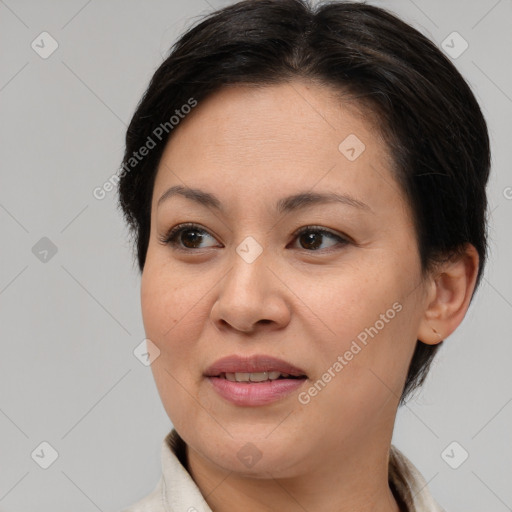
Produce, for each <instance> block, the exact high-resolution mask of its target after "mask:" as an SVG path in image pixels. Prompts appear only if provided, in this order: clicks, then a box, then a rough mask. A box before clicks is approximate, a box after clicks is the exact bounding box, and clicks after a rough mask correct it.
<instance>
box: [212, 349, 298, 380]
mask: <svg viewBox="0 0 512 512" xmlns="http://www.w3.org/2000/svg"><path fill="white" fill-rule="evenodd" d="M261 372H280V373H287V374H289V375H291V376H294V377H307V375H306V372H305V371H304V370H302V369H301V368H298V367H296V366H294V365H292V364H291V363H288V362H286V361H283V360H282V359H278V358H276V357H272V356H269V355H263V354H257V355H253V356H238V355H231V356H227V357H223V358H221V359H218V360H217V361H215V362H214V363H213V364H212V365H211V366H209V367H208V369H207V370H206V371H205V373H204V375H205V377H219V376H221V375H222V374H226V373H261Z"/></svg>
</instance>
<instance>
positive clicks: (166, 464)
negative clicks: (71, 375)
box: [119, 0, 490, 512]
mask: <svg viewBox="0 0 512 512" xmlns="http://www.w3.org/2000/svg"><path fill="white" fill-rule="evenodd" d="M489 167H490V154H489V139H488V133H487V127H486V123H485V120H484V118H483V116H482V113H481V111H480V108H479V106H478V103H477V102H476V100H475V97H474V95H473V94H472V92H471V90H470V88H469V87H468V85H467V83H466V82H465V81H464V79H463V78H462V76H461V75H460V74H459V73H458V72H457V70H456V69H455V67H454V66H453V65H452V64H451V62H450V61H449V60H448V59H447V58H446V57H444V55H443V54H442V53H441V52H440V51H439V50H438V49H437V47H436V46H435V45H434V44H433V43H431V42H430V41H428V40H427V39H426V38H425V37H424V36H423V35H421V34H420V33H419V32H418V31H416V30H415V29H413V28H412V27H410V26H409V25H407V24H405V23H404V22H402V21H400V20H399V19H397V18H396V17H395V16H394V15H392V14H390V13H388V12H387V11H385V10H382V9H380V8H376V7H372V6H369V5H364V4H360V3H339V2H331V3H325V4H323V5H320V6H318V7H316V8H313V7H312V6H310V5H308V4H307V3H306V2H305V1H301V0H248V1H244V2H240V3H237V4H234V5H231V6H229V7H226V8H224V9H222V10H219V11H217V12H215V13H213V14H211V15H210V16H208V17H207V18H206V19H205V20H203V21H202V22H201V23H199V24H198V25H197V26H195V27H194V28H192V29H190V30H189V31H188V32H187V33H186V34H185V35H183V37H182V38H181V39H180V40H179V41H178V42H177V43H176V45H175V46H174V47H173V49H172V51H171V53H170V55H169V56H168V58H167V59H166V60H165V61H164V62H163V63H162V65H161V66H160V68H159V69H158V70H157V71H156V72H155V74H154V76H153V78H152V80H151V83H150V85H149V87H148V89H147V91H146V93H145V95H144V97H143V98H142V100H141V102H140V104H139V106H138V108H137V110H136V112H135V114H134V116H133V119H132V121H131V123H130V126H129V128H128V132H127V136H126V151H125V156H124V161H123V165H122V171H121V173H120V182H119V204H120V206H121V208H122V211H123V213H124V215H125V218H126V220H127V222H128V224H129V226H130V227H131V228H132V230H133V235H134V243H135V247H136V251H137V259H138V264H139V269H140V271H141V273H142V278H141V305H142V315H143V321H144V327H145V331H146V335H147V338H148V341H147V344H148V352H149V358H150V360H151V361H152V370H153V375H154V378H155V381H156V384H157V388H158V390H159V394H160V397H161V399H162V402H163V405H164V407H165V410H166V412H167V414H168V415H169V418H170V420H171V421H172V424H173V426H174V428H173V430H172V431H171V432H170V433H169V435H168V436H167V437H166V439H165V440H164V443H163V446H162V478H161V480H160V482H159V483H158V485H157V487H156V488H155V489H154V490H153V492H152V493H151V494H150V495H149V496H146V497H144V498H142V499H141V500H140V501H139V502H138V503H136V504H135V505H134V506H132V507H131V508H129V509H127V511H132V512H135V511H137V512H138V511H143V510H148V511H149V510H151V511H165V510H173V511H174V510H176V511H178V510H187V511H190V512H192V511H211V510H214V511H216V512H229V511H234V510H246V511H262V510H268V511H274V510H286V511H294V510H297V511H298V510H300V511H304V510H308V511H314V510H323V511H326V512H335V511H336V512H340V511H354V510H358V511H370V510H371V511H373V512H375V511H379V512H380V511H382V512H384V511H386V512H391V511H394V512H396V511H402V512H403V511H408V512H412V511H416V512H419V511H421V512H426V511H440V510H442V508H441V507H440V506H439V505H438V504H437V503H436V502H435V501H434V499H433V498H432V496H431V494H430V493H429V490H428V487H427V486H426V483H425V480H424V479H423V477H422V475H421V474H419V472H418V471H417V470H416V468H415V467H414V466H413V464H412V463H411V462H410V461H409V460H408V459H407V458H406V457H405V455H403V454H402V453H401V452H400V451H399V450H398V449H397V448H396V447H394V446H392V445H391V438H392V432H393V426H394V421H395V416H396V412H397V408H398V406H399V405H401V404H403V403H404V402H405V400H406V398H407V397H408V396H410V394H411V392H412V391H413V390H415V389H417V388H419V386H420V385H421V384H422V382H423V381H424V378H425V376H426V374H427V372H428V368H429V365H430V363H431V361H432V359H433V357H434V355H435V353H436V351H437V350H438V348H439V347H440V345H441V343H442V340H443V339H445V338H446V337H447V336H449V335H450V334H451V333H452V332H453V331H454V330H455V329H456V328H457V326H458V325H459V324H460V322H461V321H462V319H463V318H464V316H465V314H466V311H467V309H468V306H469V304H470V301H471V299H472V297H473V295H474V292H475V290H476V288H477V286H478V283H479V281H480V277H481V275H482V270H483V268H484V263H485V258H486V223H485V213H486V208H487V200H486V195H485V185H486V182H487V179H488V174H489Z"/></svg>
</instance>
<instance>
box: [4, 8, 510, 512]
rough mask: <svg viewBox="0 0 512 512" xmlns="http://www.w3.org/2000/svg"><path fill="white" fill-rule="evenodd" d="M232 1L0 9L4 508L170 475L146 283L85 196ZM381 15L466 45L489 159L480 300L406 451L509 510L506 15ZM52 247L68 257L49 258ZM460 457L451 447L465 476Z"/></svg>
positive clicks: (433, 473)
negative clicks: (180, 44) (183, 38)
mask: <svg viewBox="0 0 512 512" xmlns="http://www.w3.org/2000/svg"><path fill="white" fill-rule="evenodd" d="M229 3H233V2H228V1H220V0H187V1H186V2H185V1H169V0H168V1H159V0H152V1H149V2H142V1H135V0H130V1H126V0H124V1H121V0H112V1H108V2H107V1H103V2H101V1H100V0H92V1H88V2H87V1H85V0H73V1H67V2H64V1H61V2H58V1H48V0H47V1H35V0H33V1H28V0H25V1H24V0H5V1H0V40H1V50H0V51H1V53H0V119H1V123H0V141H1V142H0V143H1V153H0V156H1V164H0V165H1V188H0V226H1V230H2V234H1V237H2V248H1V251H0V254H1V258H2V260H1V266H0V325H1V351H2V353H1V357H0V434H1V435H0V510H2V511H3V512H14V511H16V512H26V511H34V510H38V511H39V512H45V511H48V512H50V511H52V512H59V511H69V510H73V511H74V512H82V511H96V510H100V511H104V512H108V511H111V512H115V511H118V510H120V509H121V508H123V507H126V506H128V505H129V504H132V503H133V502H135V501H137V500H138V499H140V498H141V497H142V496H144V495H146V494H147V493H149V492H150V491H151V490H152V489H153V487H154V486H155V484H156V482H157V480H158V478H159V476H160V447H161V443H162V440H163V438H164V436H165V434H166V433H167V432H168V431H169V430H170V428H171V424H170V421H169V419H168V418H167V415H166V413H165V411H164V409H163V407H162V405H161V403H160V399H159V397H158V394H157V390H156V387H155V385H154V383H153V379H152V375H151V370H150V368H149V367H146V366H144V365H143V364H141V363H140V362H139V360H138V359H137V358H136V357H135V356H134V354H133V350H134V349H135V347H137V345H139V344H140V343H141V341H142V340H143V339H144V330H143V324H142V318H141V314H140V302H139V282H140V281H139V279H140V278H139V275H138V272H137V270H136V267H135V266H134V265H133V264H132V256H131V253H130V246H129V243H128V237H127V235H128V232H127V229H126V228H125V226H124V224H123V222H122V219H121V217H120V214H119V212H118V211H117V210H116V206H115V202H116V197H115V192H110V193H109V194H107V196H106V197H105V199H103V200H97V199H95V198H94V197H93V195H92V191H93V189H94V188H95V187H97V186H101V185H102V184H103V183H104V182H105V181H106V180H107V179H108V178H109V177H110V176H111V175H112V174H113V173H114V172H115V171H116V170H117V168H118V166H119V163H120V161H121V157H122V151H123V140H124V133H125V129H126V124H127V123H128V122H129V120H130V118H131V115H132V114H133V111H134V108H135V106H136V104H137V102H138V101H139V98H140V96H141V95H142V93H143V91H144V90H145V88H146V86H147V83H148V81H149V79H150V77H151V76H152V74H153V72H154V70H155V69H156V67H157V66H158V65H159V64H160V62H161V61H162V58H163V55H165V54H166V53H167V51H168V48H169V47H170V45H171V44H172V43H173V42H174V41H175V39H176V38H177V37H178V35H179V34H181V33H183V31H184V30H185V29H186V28H187V27H189V26H190V25H191V24H192V23H193V22H194V21H195V20H196V17H197V16H200V15H203V14H206V13H208V12H210V11H211V10H212V9H214V8H218V7H221V6H224V5H227V4H229ZM371 3H374V4H375V5H379V6H383V7H388V8H390V9H391V10H393V11H395V12H396V13H398V14H399V15H400V16H401V17H403V18H404V19H405V20H406V21H408V22H409V23H411V24H412V25H413V26H415V27H416V28H418V29H419V30H421V31H422V32H423V33H424V34H426V35H427V36H428V37H429V38H431V39H432V40H433V41H435V42H436V44H438V46H442V42H443V41H444V40H445V39H446V37H447V36H448V35H449V34H451V33H452V32H453V31H457V32H459V33H460V34H461V35H462V36H463V38H464V39H465V40H466V41H467V42H468V43H469V48H468V49H467V50H466V51H465V52H464V53H463V54H462V55H461V56H459V57H458V58H456V59H454V62H455V64H456V66H457V67H458V69H459V70H460V71H461V73H462V74H463V75H464V77H465V78H466V79H467V80H468V82H469V83H470V85H471V87H472V88H473V90H474V92H475V94H476V96H477V98H478V100H479V101H480V103H481V105H482V108H483V111H484V115H485V116H486V118H487V120H488V123H489V129H490V133H491V139H492V150H493V175H492V178H491V181H490V184H489V189H488V190H489V199H490V211H491V212H492V213H491V217H490V235H491V258H490V261H489V264H488V267H487V270H486V273H485V276H484V280H483V282H482V287H481V289H480V290H479V292H478V294H477V296H476V298H475V300H474V303H473V304H472V305H471V307H470V310H469V312H468V314H467V316H466V318H465V319H464V321H463V323H462V325H461V326H460V327H459V329H458V330H457V331H456V332H455V333H454V334H453V335H452V336H451V337H449V338H448V339H447V341H446V342H445V344H444V347H443V348H442V350H441V351H440V353H439V356H438V358H437V359H436V361H435V364H434V366H433V367H432V370H431V373H430V375H429V378H428V381H427V383H426V385H425V386H424V388H423V390H422V392H421V393H420V394H419V395H418V396H417V398H416V399H414V400H412V401H410V402H409V403H408V404H407V406H405V407H403V408H402V409H401V410H400V411H399V414H398V418H397V423H396V429H395V435H394V440H393V442H394V443H395V444H396V445H397V446H398V447H399V448H401V449H402V450H403V451H404V452H405V453H406V454H407V455H408V457H409V458H410V459H411V460H412V461H413V462H414V464H415V465H416V466H417V467H418V469H419V470H420V471H421V472H422V474H423V475H424V476H425V478H426V480H427V481H428V482H429V487H430V489H431V491H432V493H433V495H434V497H435V498H436V499H437V500H438V501H439V502H440V504H441V505H442V506H444V507H445V508H446V509H447V510H449V511H453V512H456V511H465V512H471V511H484V510H485V511H486V512H493V511H496V512H501V511H506V510H512V486H511V485H510V484H511V483H512V482H511V480H512V437H511V432H512V429H511V424H512V403H511V402H512V383H511V378H510V361H511V356H512V344H511V343H510V341H511V336H510V324H509V323H508V320H509V318H510V317H511V315H512V282H511V272H510V268H509V264H510V261H511V260H512V243H511V240H510V220H511V217H512V199H511V198H512V188H509V187H512V170H511V161H512V149H511V148H512V144H511V143H510V136H511V133H512V122H511V114H512V72H511V69H512V30H511V29H512V3H511V1H510V0H501V1H496V0H482V1H478V2H476V1H474V2H465V1H462V0H457V1H450V2H447V1H446V0H443V1H441V0H436V1H432V0H431V1H427V0H415V1H414V2H413V1H412V0H403V1H401V2H399V1H385V2H371ZM43 31H47V32H49V33H50V34H51V36H52V37H53V38H54V39H55V40H56V41H57V42H58V45H59V46H58V49H57V50H56V51H55V52H54V53H53V54H52V55H51V56H50V57H48V58H47V59H43V58H41V57H40V56H39V54H38V53H36V52H35V51H34V50H33V49H32V47H31V43H32V41H34V40H36V42H37V41H38V40H39V41H40V39H38V36H39V34H40V33H41V32H43ZM457 44H458V43H457ZM45 47H46V48H48V40H47V43H45ZM43 237H47V238H48V239H49V240H51V243H52V244H53V245H54V246H55V248H56V250H57V252H56V253H55V254H52V251H51V249H50V251H49V252H48V253H47V254H46V260H45V261H41V258H43V260H44V257H45V256H44V255H45V253H42V252H38V251H42V250H44V249H48V247H49V242H48V240H43V241H40V240H41V239H42V238H43ZM36 244H38V245H36ZM34 246H36V248H35V249H33V248H34ZM43 441H46V442H48V443H50V445H51V446H53V447H54V448H55V450H57V452H58V454H59V457H58V458H57V460H56V461H55V462H54V463H53V464H52V465H51V466H50V467H49V468H48V469H46V470H45V469H42V468H41V467H40V466H39V465H38V464H36V462H35V461H34V460H33V458H32V457H31V453H32V452H33V451H34V450H35V449H36V448H38V447H39V445H40V443H41V442H43ZM453 441H456V442H457V443H459V445H460V447H462V448H463V449H464V450H466V451H467V452H468V453H469V457H468V459H467V460H466V461H465V462H464V463H463V464H462V465H460V467H458V469H453V468H452V467H450V466H449V465H448V464H447V462H445V459H446V456H445V458H444V459H443V457H442V453H443V451H444V450H445V448H446V447H447V446H448V445H450V443H452V442H453ZM460 447H459V446H456V447H455V449H454V451H453V452H452V451H450V450H448V453H449V454H450V455H451V459H452V461H453V460H455V461H457V459H459V460H460V457H461V454H462V453H463V452H462V451H461V450H462V448H460ZM39 453H45V455H44V456H47V454H48V453H49V452H48V451H46V452H44V450H43V452H39ZM445 453H446V452H445ZM41 458H43V457H41ZM452 464H453V462H452Z"/></svg>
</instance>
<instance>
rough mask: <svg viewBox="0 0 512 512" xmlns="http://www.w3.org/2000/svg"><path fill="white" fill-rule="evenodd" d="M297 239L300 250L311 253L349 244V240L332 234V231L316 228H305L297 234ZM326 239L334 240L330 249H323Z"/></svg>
mask: <svg viewBox="0 0 512 512" xmlns="http://www.w3.org/2000/svg"><path fill="white" fill-rule="evenodd" d="M296 238H297V240H298V241H299V243H300V246H301V247H300V248H302V249H306V250H309V251H318V250H319V249H323V248H329V247H333V246H335V245H340V244H341V245H346V244H348V243H349V242H348V240H346V239H345V238H343V237H341V236H339V235H337V234H335V233H332V232H331V231H327V230H326V229H323V228H315V227H314V226H308V227H307V228H303V229H302V230H301V231H299V232H298V233H297V235H296ZM325 238H330V239H331V240H334V243H332V244H330V245H329V246H328V247H321V246H322V243H323V242H324V239H325Z"/></svg>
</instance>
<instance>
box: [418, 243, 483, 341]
mask: <svg viewBox="0 0 512 512" xmlns="http://www.w3.org/2000/svg"><path fill="white" fill-rule="evenodd" d="M478 263H479V256H478V252H477V251H476V249H475V247H474V246H473V245H471V244H467V245H466V247H465V250H464V252H463V253H462V254H460V255H459V256H457V257H456V258H452V259H451V260H450V261H447V262H446V263H443V264H440V265H439V266H438V267H437V269H436V273H435V276H433V277H432V278H431V279H432V281H431V283H430V284H431V290H430V293H429V294H428V296H427V297H426V299H425V310H424V313H423V317H422V319H421V322H420V325H419V328H418V336H417V339H419V340H420V341H422V342H423V343H426V344H427V345H436V344H437V343H440V342H441V341H442V340H444V339H445V338H447V337H448V336H449V335H450V334H452V332H453V331H455V329H456V328H457V327H458V326H459V324H460V323H461V322H462V320H463V319H464V316H465V315H466V312H467V310H468V307H469V303H470V301H471V297H472V295H473V291H474V289H475V284H476V278H477V274H478Z"/></svg>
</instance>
